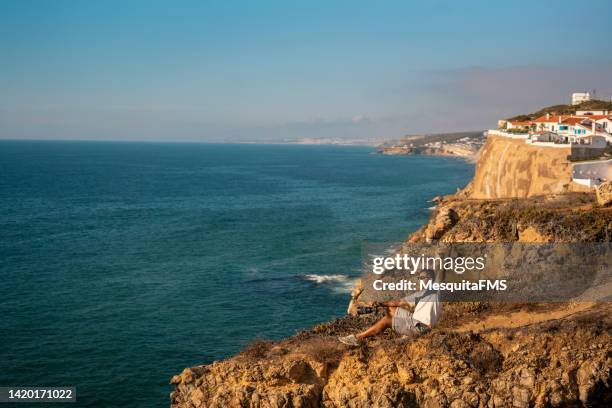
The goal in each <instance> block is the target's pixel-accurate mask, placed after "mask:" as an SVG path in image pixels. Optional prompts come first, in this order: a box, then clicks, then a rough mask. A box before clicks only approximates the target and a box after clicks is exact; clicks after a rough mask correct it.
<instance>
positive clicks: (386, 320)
mask: <svg viewBox="0 0 612 408" xmlns="http://www.w3.org/2000/svg"><path fill="white" fill-rule="evenodd" d="M395 309H396V308H395V307H390V308H388V309H387V314H386V315H385V317H383V318H382V319H380V320H379V321H377V322H376V323H374V324H373V325H372V326H371V327H370V328H369V329H367V330H365V331H362V332H361V333H358V334H356V335H355V337H357V339H359V340H361V339H364V338H366V337H370V336H375V335H377V334H379V333H382V332H383V331H385V330H386V329H387V328H389V327H391V322H392V321H393V316H395Z"/></svg>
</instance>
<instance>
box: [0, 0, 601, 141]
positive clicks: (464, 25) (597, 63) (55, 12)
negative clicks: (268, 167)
mask: <svg viewBox="0 0 612 408" xmlns="http://www.w3.org/2000/svg"><path fill="white" fill-rule="evenodd" d="M422 3H424V4H422ZM609 6H610V4H609V2H608V1H592V2H589V4H588V13H587V14H586V15H588V17H586V18H585V19H579V20H578V21H577V20H576V16H577V15H585V14H584V7H583V6H578V5H577V4H576V3H575V2H570V1H556V2H549V1H541V2H508V4H500V3H499V2H494V3H492V2H488V1H466V2H451V1H448V2H447V1H432V2H420V3H414V2H389V3H387V2H385V3H373V2H366V1H356V2H326V1H312V2H304V3H302V4H295V3H294V2H280V1H268V2H247V1H244V2H231V3H229V2H223V1H211V2H196V1H184V2H181V3H180V4H172V5H169V4H168V3H159V2H149V1H131V2H127V3H126V2H122V1H104V2H73V1H62V0H58V1H47V2H35V3H31V2H23V1H3V2H1V3H0V47H1V49H2V50H3V61H2V64H0V89H2V92H0V138H5V139H6V138H10V139H96V140H160V141H161V140H163V141H206V142H221V141H225V142H227V141H230V142H256V141H259V142H286V141H293V140H319V141H320V140H325V139H330V140H342V139H344V140H351V141H355V140H360V141H363V140H365V141H370V140H371V141H376V140H378V141H380V140H385V139H392V138H397V137H400V136H402V135H405V134H415V133H424V132H426V133H438V132H452V131H462V130H473V129H485V128H488V127H491V126H494V124H495V123H496V121H497V119H499V118H504V117H509V116H512V115H515V114H520V113H524V112H530V111H533V110H534V109H536V108H538V107H540V106H548V105H552V104H556V103H567V102H569V97H570V94H571V92H573V91H590V90H592V89H594V88H595V89H596V90H597V96H598V97H599V98H602V99H608V98H610V96H612V76H610V75H609V73H610V72H612V52H611V51H612V46H611V45H610V44H608V43H606V41H605V40H603V39H607V38H610V36H611V35H612V26H611V25H610V24H609V15H610V7H609ZM542 16H546V17H545V18H544V19H543V17H542ZM566 22H569V23H571V24H576V25H578V26H579V32H580V35H576V31H575V30H571V29H568V26H567V24H565V23H566ZM535 39H537V40H535ZM568 50H569V51H568Z"/></svg>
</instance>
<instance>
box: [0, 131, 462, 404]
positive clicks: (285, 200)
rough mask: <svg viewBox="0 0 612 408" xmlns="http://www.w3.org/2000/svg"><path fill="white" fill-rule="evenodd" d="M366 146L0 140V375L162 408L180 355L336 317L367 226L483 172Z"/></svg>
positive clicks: (418, 219) (369, 231)
mask: <svg viewBox="0 0 612 408" xmlns="http://www.w3.org/2000/svg"><path fill="white" fill-rule="evenodd" d="M371 153H372V149H371V148H368V147H336V146H294V145H230V144H227V145H222V144H218V145H214V144H170V143H167V144H166V143H111V142H42V141H41V142H25V141H21V142H16V141H3V142H0V277H1V279H0V337H1V339H0V342H1V347H0V386H33V385H42V386H76V387H77V398H78V402H77V403H76V404H67V405H66V406H70V407H76V406H79V407H167V406H168V405H169V398H168V394H169V392H170V391H171V387H170V386H169V385H168V380H169V378H170V377H171V376H172V375H174V374H177V373H179V372H180V371H181V370H182V369H183V368H185V367H188V366H193V365H196V364H203V363H209V362H211V361H213V360H216V359H221V358H224V357H227V356H230V355H231V354H233V353H235V352H237V351H239V350H240V349H241V348H243V347H244V346H245V345H246V344H248V342H249V341H251V340H252V339H253V338H255V337H258V336H259V337H262V338H268V339H278V338H281V337H284V336H287V335H291V334H293V333H295V331H297V330H299V329H303V328H307V327H309V326H311V325H313V324H315V323H318V322H322V321H327V320H329V319H331V318H334V317H338V316H341V315H342V314H343V313H344V312H345V310H346V306H347V302H348V299H349V294H348V290H347V288H348V287H349V286H350V281H349V280H344V279H342V276H347V277H354V276H357V275H359V274H360V271H359V265H360V262H361V259H360V256H361V245H362V243H363V242H364V241H390V240H401V239H403V238H405V237H406V236H407V235H408V234H409V233H410V232H411V231H414V230H415V229H417V228H418V227H419V226H420V225H422V224H423V223H424V222H425V221H426V219H427V218H428V216H429V211H428V210H427V207H428V206H429V205H430V204H429V203H428V202H427V200H428V199H430V198H432V197H433V196H435V195H438V194H446V193H451V192H454V191H455V190H456V188H458V187H462V186H463V185H465V184H466V183H467V182H468V180H469V179H470V178H471V176H472V174H473V165H471V164H469V163H466V162H464V161H461V160H457V159H449V158H437V157H417V156H412V157H396V156H380V155H373V154H371ZM309 275H319V276H327V277H329V279H327V280H325V279H321V281H317V279H315V277H312V276H309ZM335 275H341V276H340V277H338V276H335ZM61 405H63V404H61ZM61 405H60V406H61ZM20 406H25V405H20ZM36 406H40V405H36Z"/></svg>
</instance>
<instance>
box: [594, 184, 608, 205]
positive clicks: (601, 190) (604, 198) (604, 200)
mask: <svg viewBox="0 0 612 408" xmlns="http://www.w3.org/2000/svg"><path fill="white" fill-rule="evenodd" d="M597 202H598V203H599V205H600V206H602V207H608V206H610V205H612V181H607V182H605V183H602V184H600V185H599V186H598V187H597Z"/></svg>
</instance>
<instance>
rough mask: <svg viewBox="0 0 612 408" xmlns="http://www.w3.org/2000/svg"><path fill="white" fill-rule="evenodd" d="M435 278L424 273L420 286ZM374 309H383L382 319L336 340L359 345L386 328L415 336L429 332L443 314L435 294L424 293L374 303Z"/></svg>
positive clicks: (433, 292) (350, 344)
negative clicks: (360, 330) (362, 329)
mask: <svg viewBox="0 0 612 408" xmlns="http://www.w3.org/2000/svg"><path fill="white" fill-rule="evenodd" d="M434 278H435V273H434V271H431V270H423V271H421V273H420V274H419V279H420V280H422V281H423V283H426V282H428V281H430V280H433V279H434ZM374 306H376V307H385V316H384V317H383V318H381V319H380V320H379V321H377V322H376V323H374V325H372V327H370V328H369V329H367V330H365V331H363V332H361V333H357V334H351V335H349V336H344V337H338V340H339V341H340V342H342V343H344V344H347V345H349V346H358V345H359V344H360V342H361V340H363V339H365V338H366V337H371V336H375V335H377V334H380V333H382V332H384V331H385V330H386V329H387V328H392V329H393V330H394V331H395V332H396V333H398V334H400V335H402V336H412V337H416V336H419V335H421V334H423V333H425V332H427V331H428V330H431V328H432V327H433V326H434V325H435V324H436V323H437V321H438V316H439V315H440V313H441V312H442V304H441V303H440V296H439V295H438V292H436V291H425V290H421V291H418V292H414V293H411V294H409V295H408V296H406V297H404V298H403V299H401V300H390V301H387V302H375V303H374Z"/></svg>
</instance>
